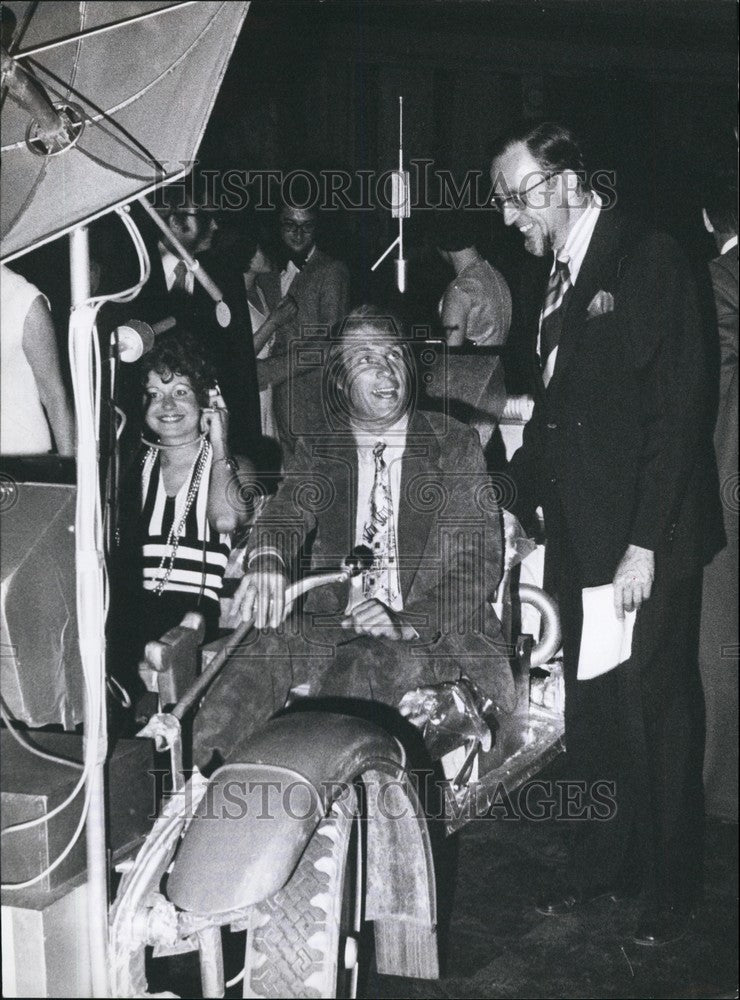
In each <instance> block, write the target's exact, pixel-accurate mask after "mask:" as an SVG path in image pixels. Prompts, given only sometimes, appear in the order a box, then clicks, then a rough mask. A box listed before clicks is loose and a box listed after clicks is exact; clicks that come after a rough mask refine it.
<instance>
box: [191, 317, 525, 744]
mask: <svg viewBox="0 0 740 1000" xmlns="http://www.w3.org/2000/svg"><path fill="white" fill-rule="evenodd" d="M410 357H411V355H410V353H409V352H408V351H407V349H406V347H405V345H404V344H403V342H402V341H401V340H400V338H399V335H398V333H397V331H396V328H395V325H394V322H393V320H392V319H390V318H388V317H387V316H384V315H383V314H382V313H380V312H377V311H375V310H373V309H371V308H370V307H362V308H361V309H358V310H356V311H355V312H354V313H351V314H350V316H349V317H347V320H346V321H345V323H344V324H343V327H342V336H341V340H340V341H339V342H336V341H335V343H334V344H333V346H332V348H331V350H330V351H328V357H327V361H326V366H325V384H326V398H328V399H329V400H332V401H333V403H334V405H333V408H332V412H331V413H329V414H328V415H327V420H328V421H329V422H330V423H331V424H332V428H333V429H332V432H331V433H330V434H328V435H324V437H323V438H322V439H319V440H315V441H311V440H310V439H302V440H301V441H299V443H298V446H297V447H296V451H295V456H294V460H293V463H292V464H291V465H289V466H288V467H287V468H286V470H285V476H284V479H283V481H282V482H281V485H280V487H279V489H278V492H277V494H276V496H275V497H274V498H273V499H272V500H271V501H270V502H269V504H268V505H267V507H266V509H265V511H264V513H263V514H262V516H261V517H260V519H259V520H258V522H257V524H256V525H255V528H254V531H253V533H252V536H251V537H250V541H249V546H248V549H247V556H246V567H247V572H246V575H245V577H244V579H243V581H242V583H241V585H240V588H239V591H238V593H237V598H236V602H237V604H238V605H241V609H242V616H243V617H244V619H245V620H248V621H251V620H253V621H254V623H255V625H256V626H257V629H263V630H264V629H268V628H269V629H278V628H279V627H280V626H282V625H283V622H285V620H286V615H287V614H288V612H289V610H290V609H287V608H286V606H285V590H286V585H287V583H288V580H289V579H291V578H295V577H296V576H298V575H300V574H302V573H305V572H306V571H307V570H310V571H317V570H322V569H323V570H324V571H328V570H329V569H332V568H334V569H336V568H337V567H339V566H340V565H341V564H342V562H343V561H344V559H345V558H346V556H347V555H348V553H350V552H352V550H354V549H355V548H356V546H358V545H360V546H364V547H365V548H367V549H368V550H369V552H370V554H371V559H372V565H371V566H370V568H368V569H367V570H366V571H365V572H363V573H362V574H361V575H360V576H359V577H357V578H355V580H354V581H352V583H351V585H350V588H349V593H348V592H347V588H346V586H344V587H342V586H340V585H336V586H329V587H324V588H321V589H320V590H316V591H312V592H311V593H310V595H309V596H308V597H307V599H306V602H305V605H304V608H303V612H302V615H300V616H299V615H294V616H292V617H291V618H288V620H287V623H286V625H285V630H284V634H283V635H275V634H274V633H272V632H266V633H262V634H260V633H259V632H256V631H255V632H253V633H252V637H251V638H250V639H248V640H247V641H246V642H245V645H244V647H243V648H242V649H241V650H240V651H239V652H238V653H237V654H236V656H235V657H234V658H233V659H232V661H231V662H230V663H229V664H228V665H227V667H226V669H225V671H224V673H223V674H222V675H221V676H220V677H219V679H218V680H217V681H216V683H215V684H214V686H213V689H212V690H211V692H210V693H209V695H208V697H207V698H206V700H205V703H204V705H203V707H202V708H201V711H200V712H199V714H198V717H197V719H196V733H195V737H196V752H197V757H196V759H198V760H200V761H201V762H205V761H207V760H208V759H209V757H210V756H211V754H212V752H213V751H214V750H217V751H219V752H220V753H221V755H223V756H226V755H228V753H229V752H230V751H231V750H232V748H234V747H235V746H238V743H239V741H240V740H241V739H243V737H244V736H245V735H248V733H249V732H251V730H252V729H253V728H254V727H255V726H257V725H259V724H260V723H261V722H262V721H264V720H265V719H266V718H267V717H268V716H270V715H271V714H273V713H274V712H276V711H278V710H279V709H281V708H282V707H283V706H284V705H285V703H286V699H287V698H288V695H289V692H290V690H291V689H292V688H295V687H297V686H304V693H306V691H307V693H308V694H310V696H311V697H332V698H334V697H339V698H345V699H346V698H351V699H355V700H358V699H359V700H360V701H362V702H364V703H375V704H377V703H383V704H387V705H391V706H393V707H397V706H398V703H399V701H400V700H401V697H402V696H403V694H404V693H405V692H406V691H408V690H410V689H413V688H415V687H417V686H428V685H430V684H431V685H433V684H437V683H440V682H442V681H454V680H458V679H459V678H460V677H461V675H465V676H467V677H469V678H470V679H471V680H473V681H474V682H475V683H477V684H478V686H479V687H480V688H481V689H482V690H483V691H484V693H486V694H488V695H489V696H490V697H491V698H492V699H493V701H494V702H495V703H496V704H497V705H498V706H499V707H500V708H502V709H504V710H509V709H511V708H512V707H513V705H514V700H515V696H514V687H513V677H512V673H511V669H510V666H509V661H508V657H507V655H506V651H505V647H504V645H503V641H502V638H501V630H500V625H499V622H498V620H497V618H496V616H495V614H494V612H493V609H492V608H491V606H490V603H489V602H490V598H491V595H492V594H493V593H494V592H495V590H496V587H497V585H498V581H499V578H500V576H501V571H502V539H501V530H500V523H499V517H498V511H497V509H496V507H495V503H494V502H493V498H492V497H491V495H490V493H489V492H488V491H487V480H486V476H485V468H484V463H483V455H482V452H481V449H480V444H479V442H478V438H477V435H476V433H475V431H474V430H472V428H467V427H465V426H463V425H462V424H459V423H458V422H457V421H455V420H452V419H448V420H447V421H446V420H445V418H444V416H443V415H442V414H438V413H422V412H415V411H414V409H413V407H412V400H413V385H414V383H413V378H412V374H413V372H412V366H411V361H410ZM240 654H241V655H240Z"/></svg>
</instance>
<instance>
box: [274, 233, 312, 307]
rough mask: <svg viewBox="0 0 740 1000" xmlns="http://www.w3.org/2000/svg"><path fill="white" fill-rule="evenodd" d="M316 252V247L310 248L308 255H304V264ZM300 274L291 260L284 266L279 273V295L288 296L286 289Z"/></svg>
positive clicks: (299, 270)
mask: <svg viewBox="0 0 740 1000" xmlns="http://www.w3.org/2000/svg"><path fill="white" fill-rule="evenodd" d="M315 252H316V245H315V244H314V245H313V246H312V247H311V250H310V253H308V254H307V255H306V262H308V261H309V260H311V258H312V257H313V255H314V253H315ZM300 273H301V269H300V268H299V267H296V266H295V264H294V263H293V261H292V260H289V261H288V263H287V264H286V265H285V268H284V269H283V270H282V271H281V272H280V294H281V295H282V296H283V297H285V296H286V295H287V294H288V289H289V288H290V286H291V285H292V284H293V279H294V278H295V276H296V275H297V274H300Z"/></svg>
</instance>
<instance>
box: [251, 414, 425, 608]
mask: <svg viewBox="0 0 740 1000" xmlns="http://www.w3.org/2000/svg"><path fill="white" fill-rule="evenodd" d="M407 427H408V415H404V416H403V417H402V418H401V419H400V420H399V421H397V422H396V423H395V424H393V425H392V426H391V427H388V428H386V429H385V430H384V431H382V432H380V431H376V432H371V433H369V432H367V431H361V430H359V429H358V430H356V431H355V441H356V443H357V511H356V513H355V545H366V544H367V543H366V542H365V540H364V538H363V532H364V528H365V524H366V523H367V521H368V519H369V517H370V494H371V493H372V489H373V483H374V481H375V458H374V456H373V448H374V447H375V445H376V444H377V443H378V441H384V442H385V445H386V447H385V451H384V452H383V459H384V461H385V463H386V465H387V466H388V471H389V479H390V488H391V504H392V506H393V537H394V542H395V544H394V550H395V551H394V552H393V560H392V563H391V565H389V573H390V574H391V575H390V578H389V581H388V582H389V585H390V586H389V590H390V592H391V594H392V596H393V599H392V601H391V607H392V609H393V610H394V611H403V595H402V594H401V578H400V574H399V571H398V515H399V509H400V497H401V468H402V465H403V453H404V451H405V450H406V430H407ZM262 556H274V557H275V558H276V559H278V560H279V562H281V563H283V558H282V556H281V554H280V552H279V551H278V550H277V549H276V548H274V547H273V546H271V545H261V546H259V547H258V548H256V549H255V550H254V551H253V552H251V553H250V554H249V558H248V560H247V569H249V568H250V567H251V566H252V563H254V561H255V560H256V559H259V558H261V557H262ZM390 562H391V561H390V559H389V563H390ZM283 565H285V564H284V563H283ZM364 599H365V598H364V595H363V574H361V573H360V574H358V575H357V576H355V577H352V579H351V580H350V592H349V603H348V604H347V609H346V612H345V614H349V612H350V610H351V609H352V608H354V607H355V606H356V605H358V604H360V603H361V602H362V601H363V600H364Z"/></svg>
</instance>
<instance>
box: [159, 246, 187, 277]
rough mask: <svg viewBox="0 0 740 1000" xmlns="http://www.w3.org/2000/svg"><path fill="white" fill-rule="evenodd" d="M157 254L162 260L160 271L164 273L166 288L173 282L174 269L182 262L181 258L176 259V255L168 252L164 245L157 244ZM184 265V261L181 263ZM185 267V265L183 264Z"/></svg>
mask: <svg viewBox="0 0 740 1000" xmlns="http://www.w3.org/2000/svg"><path fill="white" fill-rule="evenodd" d="M159 253H160V256H161V259H162V270H163V271H164V276H165V280H166V282H167V285H168V287H169V286H170V285H171V284H172V283H173V282H174V277H173V275H174V273H175V268H176V267H177V265H178V264H179V263H180V261H181V260H182V257H178V256H177V254H175V253H173V252H172V251H171V250H168V249H167V247H166V246H165V245H164V243H160V244H159ZM183 264H185V261H183ZM185 266H186V267H187V264H185Z"/></svg>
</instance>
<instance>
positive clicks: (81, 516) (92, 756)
mask: <svg viewBox="0 0 740 1000" xmlns="http://www.w3.org/2000/svg"><path fill="white" fill-rule="evenodd" d="M69 257H70V285H71V292H72V310H73V315H74V309H75V307H79V306H80V305H82V303H84V302H85V301H86V300H87V299H89V298H90V247H89V239H88V230H87V228H86V227H81V228H79V229H75V230H73V232H72V233H70V237H69ZM74 326H75V324H74V321H72V323H71V327H72V332H71V336H74ZM80 347H82V348H83V350H87V351H88V352H90V351H91V350H92V345H91V343H90V341H89V339H88V340H87V343H86V344H84V345H77V348H78V350H77V354H78V356H79V357H80V369H81V372H80V373H81V374H82V378H79V379H78V380H77V390H78V391H79V392H80V394H81V395H82V398H77V399H76V400H75V408H76V413H77V418H78V419H77V512H78V516H77V533H76V535H77V537H76V561H77V567H76V571H77V580H78V584H77V593H78V599H77V614H78V629H79V634H80V654H81V658H82V663H83V668H84V669H85V673H86V677H87V684H86V692H87V693H86V703H85V713H84V737H83V749H84V759H85V764H86V765H87V764H88V761H90V762H91V763H90V768H89V776H88V781H87V786H86V792H87V798H88V800H89V808H88V813H87V820H86V825H85V835H86V849H87V921H88V940H89V945H90V976H91V986H92V992H91V994H90V995H91V996H93V997H103V998H107V997H109V996H110V987H109V979H108V878H107V874H108V872H107V857H106V843H105V779H104V767H105V758H106V755H107V743H108V740H107V720H106V713H105V682H104V675H105V637H104V635H102V634H100V633H101V628H100V627H99V624H100V623H99V621H98V618H99V617H100V618H101V619H102V612H101V613H100V615H98V611H99V609H102V607H103V577H102V559H103V552H102V549H101V545H100V539H99V538H98V537H97V530H96V523H95V509H96V502H97V501H98V500H99V497H97V498H96V496H95V494H94V493H93V492H92V491H93V490H99V469H98V456H97V427H95V426H93V425H94V416H93V415H94V406H93V400H92V391H91V389H90V386H89V382H88V380H87V379H86V378H85V377H84V371H82V369H84V367H85V360H86V358H85V356H84V355H83V353H82V351H81V350H80ZM87 359H88V360H89V354H88V355H87ZM86 396H87V398H85V397H86ZM80 418H82V419H80ZM81 529H82V530H81ZM80 536H82V537H80Z"/></svg>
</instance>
